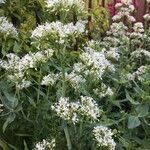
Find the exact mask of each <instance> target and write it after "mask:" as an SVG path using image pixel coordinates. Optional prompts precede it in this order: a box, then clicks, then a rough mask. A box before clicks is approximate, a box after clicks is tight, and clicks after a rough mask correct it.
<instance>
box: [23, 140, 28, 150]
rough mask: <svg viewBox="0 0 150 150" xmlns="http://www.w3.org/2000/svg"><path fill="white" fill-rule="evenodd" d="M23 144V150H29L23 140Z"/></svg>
mask: <svg viewBox="0 0 150 150" xmlns="http://www.w3.org/2000/svg"><path fill="white" fill-rule="evenodd" d="M23 143H24V150H29V148H28V146H27V143H26V141H25V140H24V141H23Z"/></svg>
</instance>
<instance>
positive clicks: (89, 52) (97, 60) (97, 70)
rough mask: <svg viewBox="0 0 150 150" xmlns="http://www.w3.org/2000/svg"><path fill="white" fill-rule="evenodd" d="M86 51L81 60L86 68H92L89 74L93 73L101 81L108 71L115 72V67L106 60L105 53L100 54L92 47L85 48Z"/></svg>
mask: <svg viewBox="0 0 150 150" xmlns="http://www.w3.org/2000/svg"><path fill="white" fill-rule="evenodd" d="M85 50H86V51H85V52H83V53H82V54H81V55H80V58H81V60H82V61H83V62H84V64H85V65H86V66H88V67H91V69H90V70H89V73H93V74H95V75H96V76H97V77H98V78H99V79H102V75H103V73H104V72H105V70H106V69H109V70H110V71H115V68H114V65H113V64H112V63H110V62H109V61H108V60H107V59H106V56H105V53H104V52H103V51H102V52H98V51H95V50H94V49H92V48H90V47H87V48H85Z"/></svg>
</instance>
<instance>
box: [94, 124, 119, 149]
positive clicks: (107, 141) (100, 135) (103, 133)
mask: <svg viewBox="0 0 150 150" xmlns="http://www.w3.org/2000/svg"><path fill="white" fill-rule="evenodd" d="M112 135H113V133H112V131H111V129H108V128H107V127H104V126H97V127H94V129H93V136H94V140H95V141H96V142H97V145H98V146H99V147H108V148H109V149H111V150H115V147H116V143H115V141H114V139H113V138H112Z"/></svg>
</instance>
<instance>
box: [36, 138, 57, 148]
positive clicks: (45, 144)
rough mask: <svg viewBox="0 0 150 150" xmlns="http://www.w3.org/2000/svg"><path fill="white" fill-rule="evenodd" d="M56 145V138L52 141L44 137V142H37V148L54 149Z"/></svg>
mask: <svg viewBox="0 0 150 150" xmlns="http://www.w3.org/2000/svg"><path fill="white" fill-rule="evenodd" d="M55 145H56V143H55V139H52V140H51V142H49V141H47V140H45V139H43V141H42V142H38V143H36V145H35V150H46V149H48V150H54V147H55Z"/></svg>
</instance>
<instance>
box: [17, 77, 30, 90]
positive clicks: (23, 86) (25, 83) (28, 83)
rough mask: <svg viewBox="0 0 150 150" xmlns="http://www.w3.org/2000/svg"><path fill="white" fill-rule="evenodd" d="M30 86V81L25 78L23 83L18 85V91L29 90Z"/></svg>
mask: <svg viewBox="0 0 150 150" xmlns="http://www.w3.org/2000/svg"><path fill="white" fill-rule="evenodd" d="M30 85H31V81H28V80H26V79H25V78H23V79H22V81H21V82H20V83H18V84H17V88H18V89H23V88H28V87H29V86H30Z"/></svg>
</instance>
